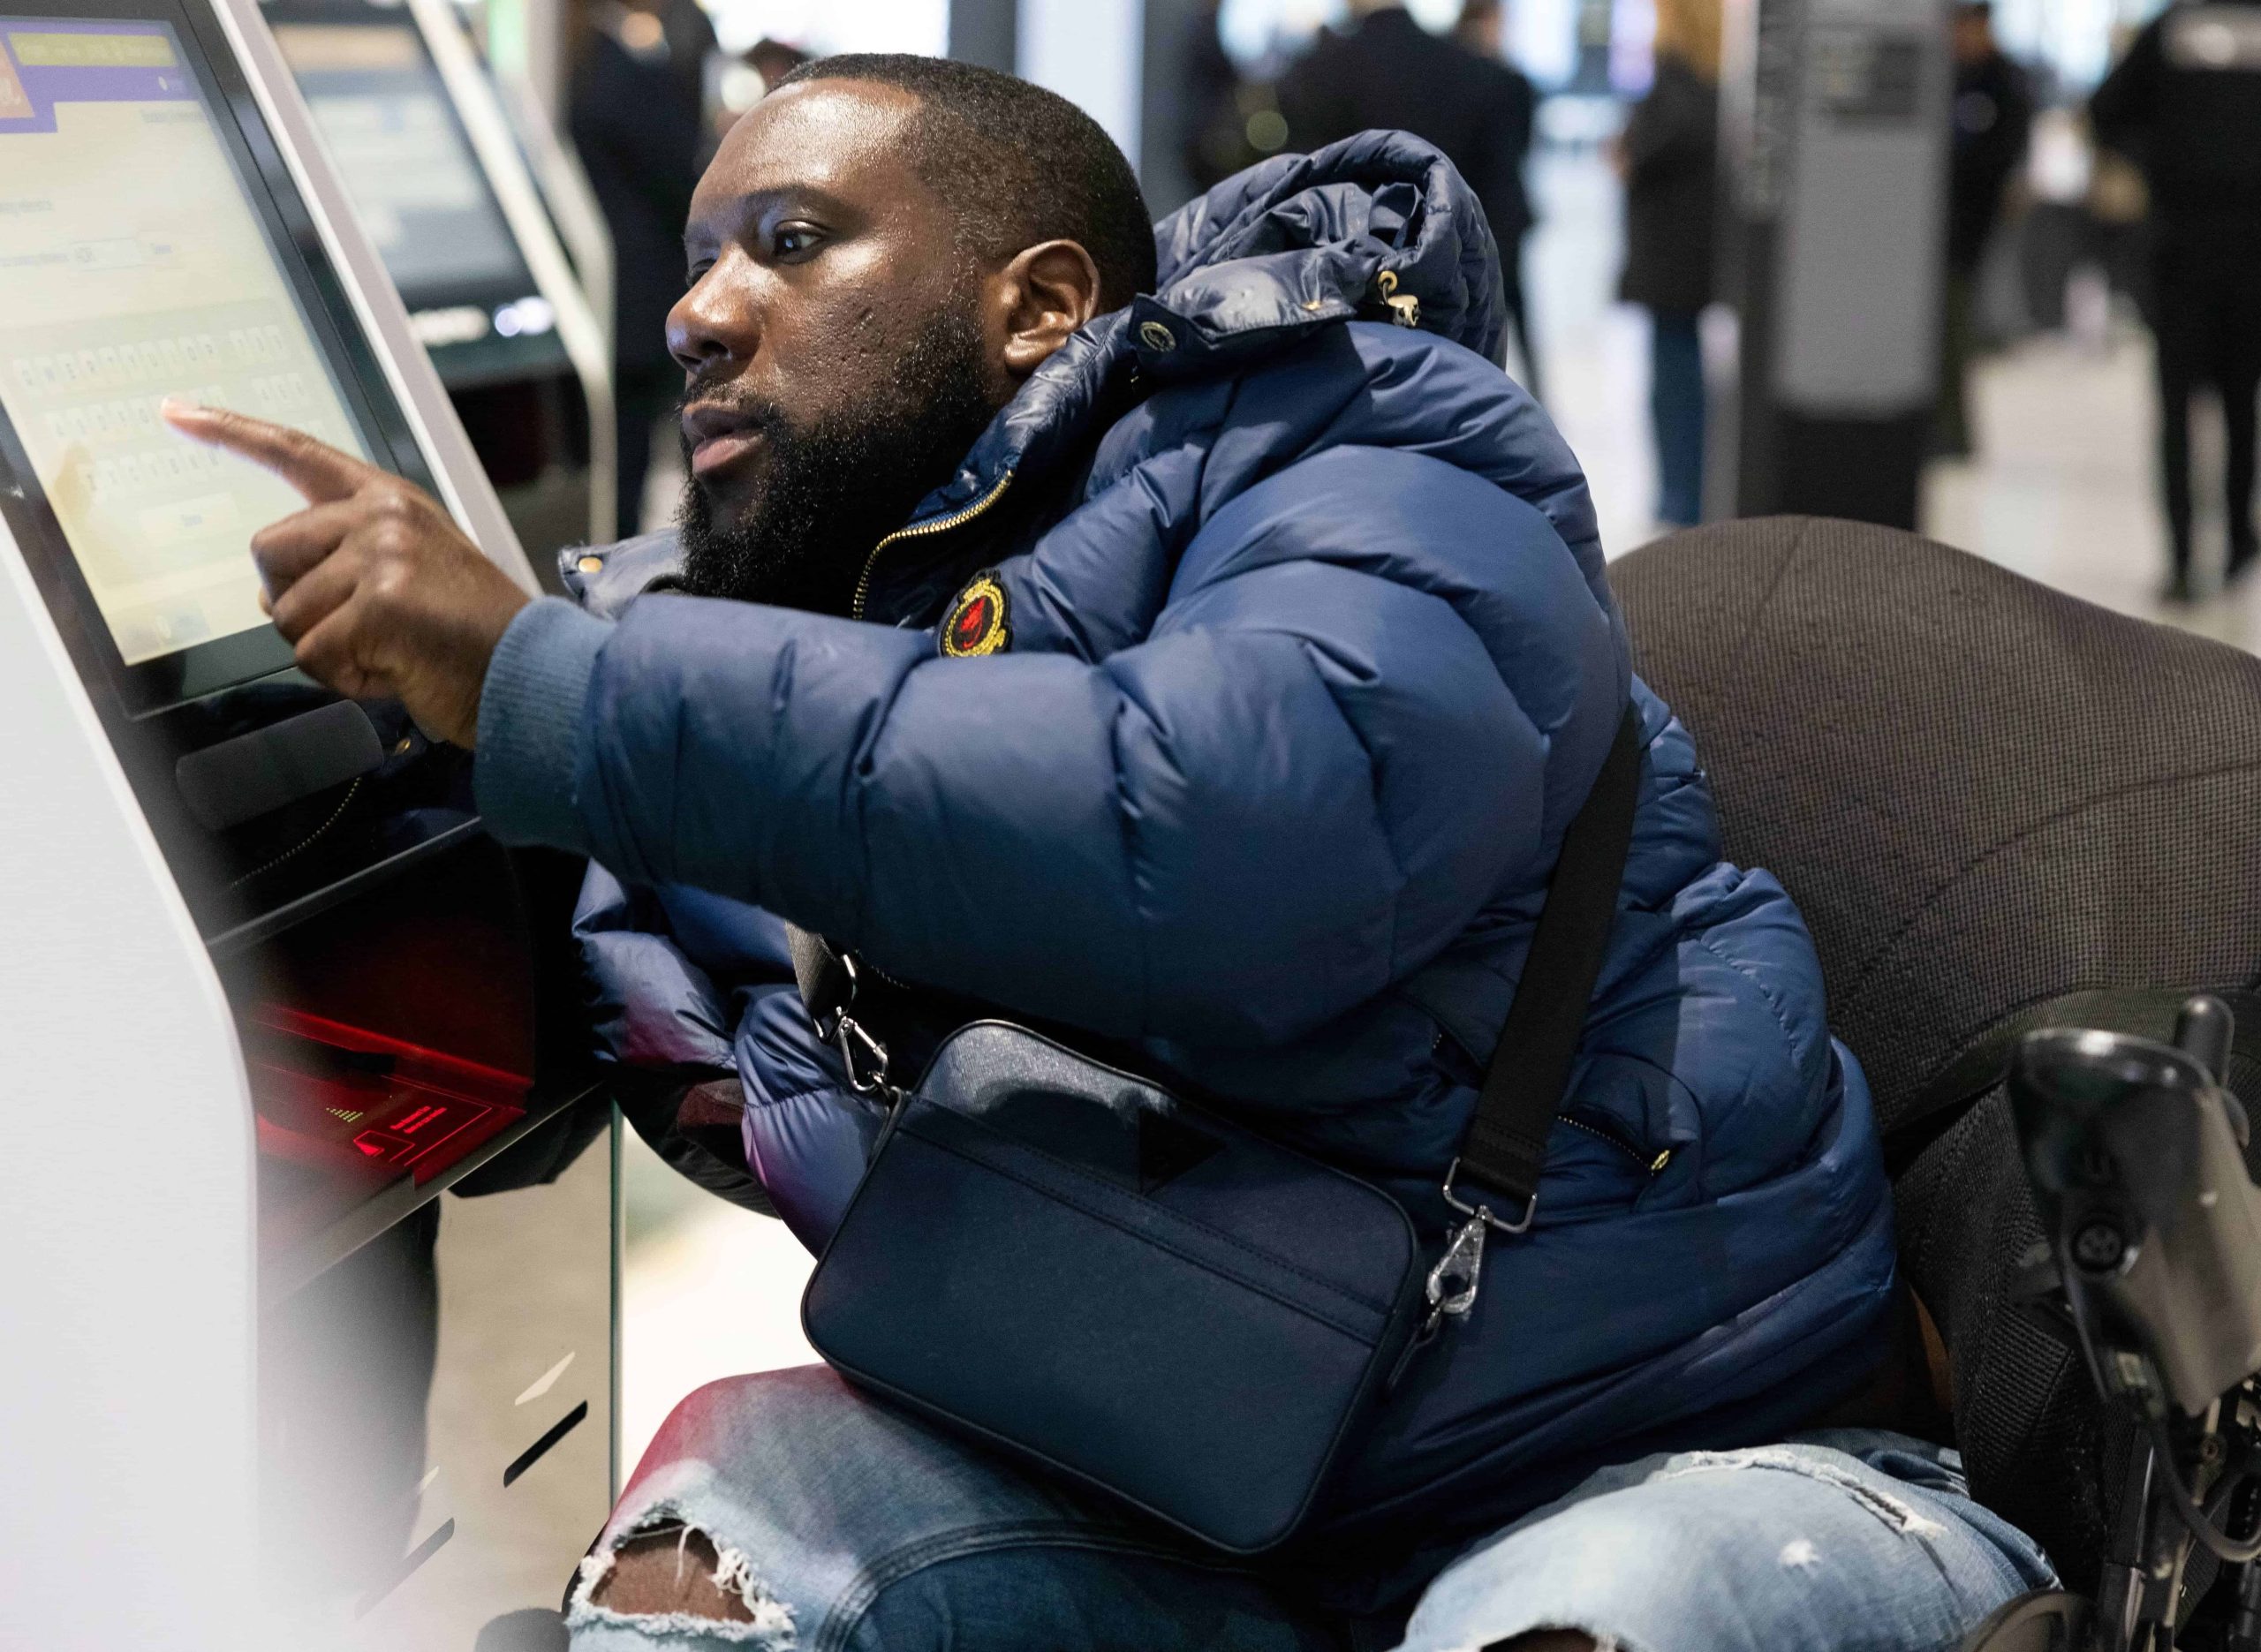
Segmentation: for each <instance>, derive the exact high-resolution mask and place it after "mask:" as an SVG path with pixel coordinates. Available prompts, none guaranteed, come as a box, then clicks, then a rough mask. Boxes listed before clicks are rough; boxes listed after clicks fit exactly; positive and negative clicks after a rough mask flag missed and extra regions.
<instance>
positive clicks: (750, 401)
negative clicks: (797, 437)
mask: <svg viewBox="0 0 2261 1652" xmlns="http://www.w3.org/2000/svg"><path fill="white" fill-rule="evenodd" d="M700 404H704V405H706V406H708V407H718V408H721V409H722V410H724V411H727V412H728V413H729V414H730V417H731V418H733V419H737V420H739V421H740V422H742V423H743V424H744V425H745V426H746V427H747V428H748V429H750V430H759V431H760V432H761V433H762V434H767V435H775V434H779V433H781V432H783V431H786V430H788V429H790V421H789V420H788V419H786V417H785V412H784V410H783V408H781V407H779V406H778V405H777V404H776V403H775V402H773V401H771V400H769V399H768V397H767V396H752V395H748V394H746V393H745V392H744V391H734V390H732V389H731V388H730V387H729V385H728V383H727V381H725V380H723V378H722V375H720V374H715V375H711V376H708V375H702V376H700V377H698V378H694V379H692V380H691V381H689V382H688V383H687V384H685V385H684V387H683V394H682V395H681V396H677V398H676V404H675V419H676V427H677V433H678V434H681V432H682V426H683V417H684V414H685V413H687V412H689V411H691V410H692V408H693V407H694V406H698V405H700ZM684 441H685V443H686V445H687V444H688V443H689V441H690V438H689V437H688V436H684Z"/></svg>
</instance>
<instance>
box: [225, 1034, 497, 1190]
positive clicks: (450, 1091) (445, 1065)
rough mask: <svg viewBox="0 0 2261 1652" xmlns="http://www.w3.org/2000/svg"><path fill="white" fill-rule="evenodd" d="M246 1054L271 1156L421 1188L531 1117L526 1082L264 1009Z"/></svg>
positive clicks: (261, 1132) (470, 1063) (261, 1136)
mask: <svg viewBox="0 0 2261 1652" xmlns="http://www.w3.org/2000/svg"><path fill="white" fill-rule="evenodd" d="M246 1032H247V1033H250V1034H252V1035H253V1036H252V1037H248V1038H247V1039H246V1050H245V1053H246V1058H247V1063H248V1066H249V1069H250V1074H251V1079H252V1088H253V1100H254V1104H255V1105H256V1106H257V1108H258V1112H259V1139H260V1146H261V1150H263V1151H266V1152H269V1153H274V1154H276V1155H278V1156H280V1157H282V1158H291V1159H297V1160H299V1161H301V1162H312V1163H319V1164H347V1165H351V1164H356V1163H358V1164H361V1165H370V1166H375V1165H385V1166H389V1167H391V1168H393V1169H396V1170H406V1171H409V1172H410V1173H412V1174H413V1175H414V1177H415V1178H416V1180H417V1181H428V1180H429V1179H430V1178H431V1177H433V1176H434V1175H435V1174H437V1173H439V1172H440V1171H442V1170H443V1169H445V1168H446V1167H447V1166H448V1165H452V1164H454V1163H456V1162H457V1160H458V1159H460V1158H463V1157H464V1155H465V1154H466V1153H468V1152H470V1151H471V1150H473V1149H474V1148H476V1147H478V1146H479V1145H480V1143H483V1142H486V1141H488V1140H489V1139H490V1138H491V1137H493V1136H494V1135H496V1134H497V1133H498V1132H500V1131H502V1130H503V1129H506V1128H509V1127H510V1125H511V1124H512V1123H513V1122H515V1121H516V1120H518V1119H521V1118H523V1117H525V1116H526V1107H525V1102H526V1090H527V1087H528V1085H529V1083H530V1082H531V1081H530V1080H528V1079H527V1078H526V1077H524V1076H521V1075H518V1074H514V1073H505V1072H503V1071H501V1070H499V1069H498V1068H495V1067H482V1066H480V1064H478V1063H477V1062H475V1061H465V1060H457V1058H456V1057H454V1056H450V1055H443V1054H442V1053H441V1052H439V1051H437V1050H427V1049H424V1048H422V1047H421V1046H420V1045H412V1044H408V1043H405V1042H403V1041H402V1040H400V1039H397V1038H388V1037H383V1036H382V1035H381V1034H377V1033H372V1032H365V1031H363V1030H361V1029H359V1028H358V1027H349V1026H346V1025H344V1023H343V1022H334V1021H325V1020H323V1019H322V1018H321V1017H320V1016H316V1015H302V1014H300V1013H299V1012H298V1011H296V1010H292V1009H285V1008H284V1007H281V1006H279V1005H261V1006H259V1007H257V1008H255V1009H254V1010H253V1012H252V1015H251V1016H250V1018H249V1023H248V1024H247V1025H246Z"/></svg>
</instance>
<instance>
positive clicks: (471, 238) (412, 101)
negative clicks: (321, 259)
mask: <svg viewBox="0 0 2261 1652" xmlns="http://www.w3.org/2000/svg"><path fill="white" fill-rule="evenodd" d="M266 11H267V19H268V23H269V24H270V25H271V26H273V28H274V30H275V41H276V44H277V45H279V46H280V47H282V49H283V56H284V59H285V60H286V61H288V62H289V64H290V65H291V73H292V74H293V75H295V76H296V77H297V79H298V82H299V90H300V91H301V92H303V93H305V94H306V104H307V107H308V108H310V109H313V110H314V124H315V125H316V126H317V127H319V128H320V129H321V135H322V141H323V142H324V144H326V145H327V146H328V147H329V153H330V157H331V159H333V160H334V161H336V162H337V169H338V170H339V172H340V173H342V174H343V175H344V179H345V187H346V189H347V191H348V192H350V193H351V194H352V197H353V209H354V212H355V214H356V215H358V216H359V218H360V220H361V227H362V228H363V229H364V230H367V231H368V234H369V238H370V239H371V240H372V241H374V242H375V243H376V247H377V251H378V253H380V254H381V255H382V257H383V259H384V260H385V268H386V269H387V270H388V271H389V272H390V274H391V275H392V278H393V284H394V285H396V286H397V287H398V288H399V289H400V296H401V298H402V299H403V300H404V301H405V303H406V304H407V306H408V309H409V320H410V321H411V323H412V325H413V326H414V328H415V329H416V335H417V337H418V338H419V339H420V340H421V341H422V343H423V344H424V347H425V348H426V349H427V350H428V351H430V352H431V354H432V361H433V365H434V366H436V367H438V368H439V370H440V376H441V378H442V379H443V380H445V381H447V382H448V383H449V384H450V385H455V386H463V385H473V384H484V383H492V382H495V381H499V380H504V379H516V378H527V377H533V376H537V375H544V374H547V375H556V374H562V373H569V372H571V363H570V362H569V361H568V360H567V359H566V356H565V351H564V348H563V344H562V343H560V342H559V339H558V336H557V329H556V314H555V312H554V310H553V307H552V306H551V304H550V302H549V300H548V298H545V297H544V296H543V294H542V292H541V288H540V286H539V284H538V283H536V282H535V280H534V277H533V272H532V271H531V270H530V269H529V268H527V266H526V258H525V256H524V254H522V253H520V252H519V250H518V243H517V241H516V240H514V239H513V238H512V237H511V234H510V224H509V223H508V222H507V221H506V220H505V219H504V217H503V208H502V205H501V203H500V202H499V201H498V200H496V199H495V192H494V190H493V188H492V187H491V186H490V185H488V180H487V175H486V173H485V172H483V171H482V170H480V165H479V159H478V156H477V155H475V154H474V153H473V150H472V147H471V139H470V136H469V134H468V133H466V132H465V130H464V125H463V120H462V117H460V116H459V115H458V114H457V112H456V109H455V106H454V104H453V103H451V102H450V101H449V98H448V94H447V88H446V87H445V86H444V84H442V81H441V79H440V73H439V71H438V69H437V68H435V66H434V64H433V63H432V59H431V55H430V54H429V53H428V52H427V51H426V49H425V47H424V41H423V40H422V38H421V36H420V35H419V34H418V33H417V29H416V25H415V22H414V20H413V19H412V18H411V17H410V16H409V15H408V14H407V13H406V12H405V11H403V10H401V9H399V8H397V7H396V8H392V9H389V10H380V9H379V8H377V7H374V6H360V5H354V6H351V7H347V6H344V5H340V4H307V3H306V0H277V4H271V5H269V6H268V7H267V8H266Z"/></svg>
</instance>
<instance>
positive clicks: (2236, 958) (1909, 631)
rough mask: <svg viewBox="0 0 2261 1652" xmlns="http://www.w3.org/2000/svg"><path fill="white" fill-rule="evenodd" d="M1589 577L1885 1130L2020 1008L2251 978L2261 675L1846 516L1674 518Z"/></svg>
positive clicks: (2260, 871) (2253, 666)
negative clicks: (1802, 935) (1801, 922)
mask: <svg viewBox="0 0 2261 1652" xmlns="http://www.w3.org/2000/svg"><path fill="white" fill-rule="evenodd" d="M1610 580H1611V584H1612V585H1614V587H1615V589H1616V591H1617V593H1618V596H1619V598H1620V599H1621V600H1622V602H1623V605H1624V609H1625V615H1626V620H1627V623H1628V625H1629V626H1630V629H1631V632H1632V636H1633V642H1634V649H1635V666H1636V668H1637V669H1638V670H1639V671H1640V673H1641V675H1643V676H1644V677H1645V678H1646V679H1647V681H1648V682H1649V683H1650V684H1651V685H1652V686H1653V687H1654V688H1655V689H1656V690H1657V691H1658V692H1659V693H1660V694H1661V695H1663V696H1664V698H1666V700H1667V701H1668V702H1669V703H1670V704H1671V705H1672V706H1673V708H1674V709H1675V711H1676V712H1677V713H1679V714H1680V716H1681V717H1682V719H1683V720H1684V721H1685V722H1686V723H1687V725H1688V727H1689V728H1690V730H1691V731H1692V732H1693V734H1694V735H1695V737H1696V744H1697V751H1698V754H1699V755H1700V757H1701V758H1702V759H1703V761H1704V765H1705V768H1706V770H1707V771H1708V772H1709V773H1710V774H1711V777H1712V780H1713V785H1714V787H1715V788H1716V793H1717V796H1718V802H1719V809H1720V821H1721V826H1722V828H1723V831H1724V834H1725V839H1726V849H1727V854H1728V858H1729V859H1730V860H1733V861H1735V862H1737V863H1739V864H1743V865H1746V866H1754V867H1765V868H1766V869H1767V870H1768V871H1772V872H1773V873H1774V874H1775V875H1776V876H1777V877H1779V878H1780V879H1781V880H1782V882H1783V884H1784V885H1785V886H1787V887H1788V889H1789V891H1790V893H1791V894H1792V895H1793V896H1794V897H1795V898H1796V901H1797V902H1798V905H1799V907H1800V909H1802V910H1803V911H1804V914H1805V917H1806V921H1807V923H1808V924H1809V925H1810V926H1811V929H1812V932H1813V938H1814V941H1815V943H1816V945H1817V946H1818V947H1819V949H1820V954H1821V963H1822V973H1823V976H1824V977H1825V979H1826V982H1827V984H1828V989H1829V998H1830V1003H1829V1009H1830V1021H1831V1023H1832V1025H1833V1026H1834V1029H1835V1030H1836V1031H1837V1033H1838V1034H1839V1036H1840V1037H1842V1038H1843V1039H1844V1040H1845V1041H1846V1043H1847V1044H1848V1045H1850V1046H1851V1047H1852V1049H1853V1050H1854V1052H1855V1053H1856V1054H1857V1055H1858V1056H1859V1057H1860V1058H1861V1060H1862V1062H1863V1063H1864V1066H1865V1067H1867V1069H1868V1073H1869V1077H1870V1080H1871V1082H1872V1084H1873V1085H1874V1087H1875V1090H1876V1095H1877V1101H1878V1105H1879V1113H1880V1114H1881V1118H1882V1122H1883V1124H1884V1127H1885V1128H1886V1130H1887V1133H1889V1132H1890V1131H1892V1130H1894V1129H1896V1128H1901V1127H1903V1126H1907V1125H1910V1124H1913V1123H1915V1122H1916V1120H1915V1119H1914V1118H1913V1117H1912V1116H1911V1114H1910V1106H1909V1104H1910V1102H1911V1100H1913V1099H1914V1098H1916V1097H1917V1093H1918V1092H1919V1091H1920V1090H1922V1088H1923V1086H1924V1082H1925V1080H1926V1079H1928V1078H1930V1077H1932V1075H1936V1074H1938V1073H1940V1072H1941V1071H1942V1070H1943V1069H1945V1068H1946V1067H1947V1066H1948V1064H1949V1063H1951V1062H1952V1061H1954V1060H1955V1057H1956V1056H1957V1054H1958V1053H1960V1052H1963V1051H1965V1050H1967V1049H1969V1048H1970V1047H1971V1046H1972V1045H1976V1044H1977V1042H1978V1041H1979V1040H1980V1039H1982V1038H1983V1037H1985V1035H1986V1033H1987V1032H1988V1031H1989V1030H1990V1029H1993V1028H1995V1027H1997V1026H1999V1025H2000V1024H2001V1023H2003V1022H2006V1021H2008V1020H2009V1019H2010V1018H2012V1017H2014V1016H2015V1015H2017V1014H2018V1013H2019V1012H2020V1011H2021V1010H2023V1009H2026V1008H2028V1007H2032V1006H2035V1005H2038V1004H2041V1003H2044V1002H2045V1001H2046V1000H2048V999H2054V998H2058V997H2061V996H2063V995H2065V994H2068V993H2072V992H2087V991H2093V990H2097V989H2104V988H2121V987H2166V986H2173V987H2192V988H2195V987H2216V988H2237V987H2245V986H2250V985H2251V984H2254V983H2255V982H2256V980H2257V978H2261V660H2256V659H2254V658H2253V657H2251V656H2250V655H2248V654H2245V653H2241V652H2239V651H2237V650H2235V649H2233V648H2228V647H2226V646H2224V645H2221V644H2219V643H2215V642H2211V641H2207V640H2205V639H2204V638H2202V637H2192V636H2189V635H2186V634H2184V633H2182V632H2180V631H2175V630H2168V629H2167V628H2166V627H2163V626H2159V625H2153V624H2150V623H2147V622H2144V621H2140V620H2133V619H2129V618H2126V617H2124V616H2122V615H2115V614H2112V613H2109V612H2107V611H2106V610H2105V609H2102V608H2099V607H2094V606H2092V605H2091V604H2089V603H2085V602H2081V601H2078V600H2075V599H2073V598H2071V597H2068V596H2066V595H2064V594H2063V593H2061V592H2055V591H2052V590H2050V589H2048V588H2046V587H2045V586H2042V585H2036V584H2034V583H2033V582H2032V581H2030V580H2028V579H2023V578H2021V577H2018V576H2016V575H2015V574H2012V573H2009V572H2008V571H2006V570H2002V569H2000V568H1997V567H1995V566H1993V565H1992V564H1990V563H1987V562H1982V561H1980V560H1979V559H1978V558H1977V557H1974V556H1970V555H1967V554H1964V553H1962V552H1960V551H1955V550H1950V549H1948V548H1947V547H1945V546H1942V545H1935V544H1932V543H1931V542H1930V541H1928V540H1925V539H1919V538H1917V537H1916V536H1915V535H1913V534H1909V533H1903V532H1897V531H1895V530H1893V529H1888V528H1879V527H1873V526H1870V525H1867V524H1858V523H1849V522H1830V521H1822V520H1818V519H1813V518H1806V517H1780V518H1773V519H1767V520H1759V521H1750V522H1734V523H1726V524H1720V525H1718V526H1715V527H1709V528H1701V529H1697V530H1694V531H1692V532H1685V533H1679V534H1675V535H1674V536H1672V537H1671V538H1669V539H1663V540H1660V541H1659V542H1658V543H1656V544H1654V545H1652V546H1649V547H1646V548H1645V549H1643V550H1640V551H1638V552H1636V553H1635V554H1632V555H1630V556H1628V557H1626V558H1624V559H1623V560H1622V561H1620V562H1616V563H1614V564H1613V565H1612V567H1611V569H1610Z"/></svg>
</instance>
